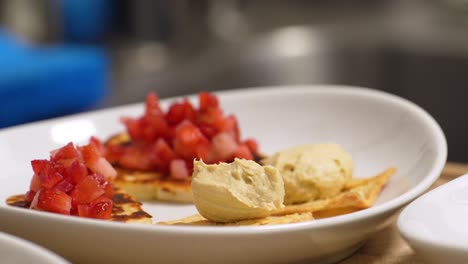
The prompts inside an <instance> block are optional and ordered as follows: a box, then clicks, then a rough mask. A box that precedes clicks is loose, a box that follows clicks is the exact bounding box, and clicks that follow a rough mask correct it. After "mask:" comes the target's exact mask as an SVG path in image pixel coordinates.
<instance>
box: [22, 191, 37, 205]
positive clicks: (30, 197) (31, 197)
mask: <svg viewBox="0 0 468 264" xmlns="http://www.w3.org/2000/svg"><path fill="white" fill-rule="evenodd" d="M24 196H25V199H26V202H28V203H32V201H33V200H34V196H36V192H35V191H32V190H29V191H27V192H26V194H25V195H24Z"/></svg>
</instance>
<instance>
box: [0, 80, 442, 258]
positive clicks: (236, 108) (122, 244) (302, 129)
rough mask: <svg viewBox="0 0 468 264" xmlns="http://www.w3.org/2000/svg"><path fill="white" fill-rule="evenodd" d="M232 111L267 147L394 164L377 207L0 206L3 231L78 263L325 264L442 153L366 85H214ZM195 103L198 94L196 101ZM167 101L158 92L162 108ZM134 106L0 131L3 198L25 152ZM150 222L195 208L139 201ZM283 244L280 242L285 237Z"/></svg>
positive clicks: (18, 187) (40, 150)
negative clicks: (225, 214) (328, 145)
mask: <svg viewBox="0 0 468 264" xmlns="http://www.w3.org/2000/svg"><path fill="white" fill-rule="evenodd" d="M218 95H219V98H220V101H221V105H222V107H223V108H224V109H225V112H227V113H234V114H235V115H237V117H238V119H239V122H240V126H241V131H242V135H243V137H254V138H256V139H257V140H258V141H259V143H260V148H261V150H262V151H263V152H264V153H266V154H273V153H274V152H275V151H278V150H281V149H283V148H286V147H290V146H294V145H297V144H302V143H314V142H317V143H318V142H336V143H338V144H341V145H342V146H343V147H344V148H345V149H346V150H348V151H349V152H350V153H351V155H352V156H353V158H354V160H355V168H356V170H355V174H356V175H357V176H358V177H367V176H372V175H374V174H376V173H378V172H380V171H382V170H384V169H385V168H387V167H390V166H395V167H397V169H398V171H397V174H396V175H395V176H393V177H392V179H391V180H390V182H389V183H388V185H387V186H386V188H385V189H384V190H383V192H382V194H381V195H380V197H379V198H378V200H377V203H376V205H375V206H373V207H372V208H369V209H367V210H363V211H360V212H356V213H352V214H348V215H344V216H338V217H333V218H329V219H322V220H317V221H310V222H304V223H298V224H289V225H277V226H263V227H175V226H152V225H128V224H120V223H110V222H106V221H97V220H89V219H83V218H78V217H67V216H60V215H56V214H50V213H43V212H37V211H32V210H21V209H17V208H11V207H8V206H6V205H5V204H4V203H3V202H2V203H1V205H0V217H1V219H2V221H0V230H7V231H8V232H11V233H14V234H16V235H18V236H21V237H25V238H28V239H30V240H32V241H34V242H36V243H38V244H41V245H44V246H46V247H48V248H50V249H52V250H54V251H55V252H58V253H60V254H62V255H63V256H65V257H66V258H67V259H69V260H71V261H73V262H86V263H91V262H96V263H99V262H101V263H104V262H112V263H130V262H134V263H144V262H160V263H170V262H176V263H177V262H178V263H183V262H185V263H187V262H190V263H194V262H203V263H207V262H212V263H219V262H223V263H226V262H241V261H247V262H252V263H274V262H292V261H302V260H308V261H315V262H317V263H319V262H320V263H329V262H333V261H336V260H338V259H341V258H343V257H344V256H346V255H348V254H350V253H352V252H353V251H354V250H355V249H356V248H357V247H359V245H361V244H362V243H363V242H364V241H365V239H366V238H367V237H368V236H370V235H372V233H374V232H376V231H377V230H379V229H380V228H382V227H384V226H385V225H386V224H388V223H389V219H390V216H392V215H393V214H394V213H395V212H396V210H398V209H399V208H401V207H402V206H403V205H405V204H406V203H408V202H410V201H411V200H412V199H414V198H416V197H417V196H418V195H420V194H421V193H423V192H424V191H425V190H427V189H428V188H429V186H430V185H431V184H432V183H433V182H434V181H435V180H436V179H437V177H438V176H439V174H440V172H441V170H442V168H443V165H444V163H445V160H446V156H447V147H446V141H445V137H444V134H443V132H442V130H441V129H440V127H439V126H438V124H437V123H436V122H435V121H434V119H433V118H432V117H431V116H430V115H429V114H427V113H426V112H425V111H424V110H422V109H421V108H420V107H418V106H416V105H415V104H413V103H411V102H408V101H406V100H404V99H401V98H399V97H396V96H393V95H390V94H386V93H383V92H378V91H374V90H369V89H361V88H353V87H341V86H326V85H315V86H283V87H269V88H268V87H265V88H257V89H253V88H252V89H244V90H234V91H227V92H220V93H218ZM191 98H192V99H195V97H191ZM170 101H171V100H165V101H164V102H163V107H167V106H168V104H169V103H170ZM142 111H143V106H142V105H141V104H138V105H129V106H124V107H118V108H113V109H107V110H102V111H97V112H91V113H86V114H81V115H75V116H69V117H65V118H59V119H53V120H49V121H45V122H39V123H33V124H29V125H24V126H19V127H15V128H10V129H6V130H3V131H0V160H1V161H2V164H3V166H2V170H3V171H2V173H1V174H0V200H1V201H4V200H5V199H6V198H7V197H8V196H9V195H12V194H17V193H24V192H25V191H26V190H27V189H28V186H29V181H30V178H31V175H32V172H31V167H30V160H32V159H37V158H47V157H48V153H49V151H50V150H52V149H55V148H58V147H60V146H62V145H64V144H66V143H67V142H69V141H74V142H75V143H77V144H84V143H85V142H87V140H88V138H89V137H90V136H91V135H96V136H98V137H99V138H101V139H105V138H106V137H108V136H111V135H113V134H115V133H118V132H120V131H122V129H123V126H122V125H121V124H120V123H119V121H118V120H119V117H121V116H123V115H126V116H138V115H140V114H141V113H142ZM144 207H145V209H146V210H147V211H148V212H149V213H151V214H152V215H153V216H154V218H155V221H162V220H168V219H176V218H180V217H184V216H188V215H191V214H193V213H195V212H196V210H195V208H194V206H192V205H176V204H164V203H156V202H153V203H152V202H146V203H144ZM286 241H287V243H285V242H286Z"/></svg>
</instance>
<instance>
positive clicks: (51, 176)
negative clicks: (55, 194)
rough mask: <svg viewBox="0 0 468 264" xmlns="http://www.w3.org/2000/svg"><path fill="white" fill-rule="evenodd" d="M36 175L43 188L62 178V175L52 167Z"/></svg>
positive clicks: (49, 186) (51, 185)
mask: <svg viewBox="0 0 468 264" xmlns="http://www.w3.org/2000/svg"><path fill="white" fill-rule="evenodd" d="M38 176H39V180H40V181H41V184H42V186H43V187H45V188H52V187H54V185H55V184H57V183H58V182H59V181H61V180H62V179H63V176H62V175H61V174H60V173H58V172H56V171H55V170H53V169H48V170H46V171H43V172H42V173H39V175H38Z"/></svg>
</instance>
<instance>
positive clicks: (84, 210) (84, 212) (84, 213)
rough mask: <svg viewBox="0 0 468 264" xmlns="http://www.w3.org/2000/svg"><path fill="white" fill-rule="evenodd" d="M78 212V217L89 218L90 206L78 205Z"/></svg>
mask: <svg viewBox="0 0 468 264" xmlns="http://www.w3.org/2000/svg"><path fill="white" fill-rule="evenodd" d="M76 208H77V211H78V216H81V217H89V215H90V212H91V206H90V205H89V204H79V205H77V206H76Z"/></svg>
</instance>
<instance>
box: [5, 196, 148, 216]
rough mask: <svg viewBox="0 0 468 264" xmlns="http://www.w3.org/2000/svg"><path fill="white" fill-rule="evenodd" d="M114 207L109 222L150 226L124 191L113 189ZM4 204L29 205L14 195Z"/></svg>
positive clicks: (140, 210)
mask: <svg viewBox="0 0 468 264" xmlns="http://www.w3.org/2000/svg"><path fill="white" fill-rule="evenodd" d="M112 200H113V201H114V206H113V207H112V215H111V218H110V219H109V221H114V222H125V223H144V224H151V223H152V222H153V221H152V220H151V219H152V216H151V215H150V214H148V213H147V212H145V211H144V210H143V208H142V205H141V203H140V202H137V201H136V200H135V198H133V197H132V196H131V195H129V194H128V193H126V192H125V191H123V190H121V189H119V188H114V196H113V197H112ZM6 203H7V204H8V205H10V206H15V207H21V208H29V205H30V203H29V202H27V201H26V197H25V196H24V194H20V195H14V196H10V197H8V198H7V200H6Z"/></svg>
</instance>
